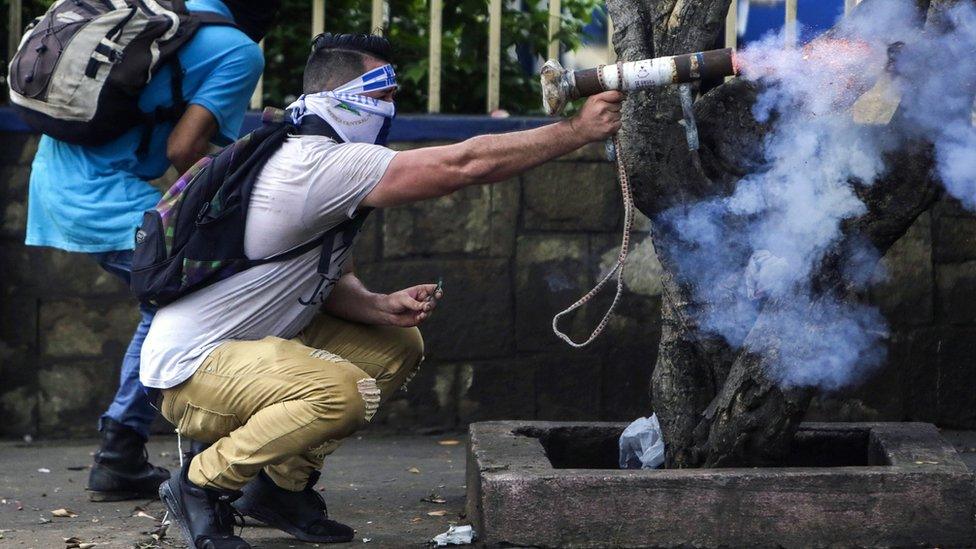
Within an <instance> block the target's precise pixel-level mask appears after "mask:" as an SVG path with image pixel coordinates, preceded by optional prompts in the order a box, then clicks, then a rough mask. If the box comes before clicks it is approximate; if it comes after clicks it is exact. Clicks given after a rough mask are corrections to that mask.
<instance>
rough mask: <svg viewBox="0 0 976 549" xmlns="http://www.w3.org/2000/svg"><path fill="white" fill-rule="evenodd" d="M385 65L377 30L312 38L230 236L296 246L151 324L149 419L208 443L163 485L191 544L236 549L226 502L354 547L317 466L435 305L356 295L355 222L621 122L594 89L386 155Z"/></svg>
mask: <svg viewBox="0 0 976 549" xmlns="http://www.w3.org/2000/svg"><path fill="white" fill-rule="evenodd" d="M391 58H392V52H391V45H390V43H389V42H388V41H387V40H386V39H384V38H381V37H378V36H371V35H331V34H326V35H322V36H320V37H318V38H317V39H316V40H315V42H314V45H313V51H312V54H311V56H310V57H309V59H308V62H307V64H306V67H305V74H304V95H303V96H302V97H301V98H300V99H299V100H298V101H297V102H296V103H295V104H293V105H292V106H291V108H290V111H289V116H291V120H292V121H293V122H294V123H295V124H296V125H297V126H298V129H297V131H296V132H295V133H294V134H293V135H290V136H288V137H287V138H285V140H284V142H283V144H281V146H280V148H278V149H277V150H276V151H274V152H273V153H272V154H271V156H270V157H269V158H268V159H267V161H266V162H265V163H264V164H263V166H262V167H260V168H257V169H256V170H255V172H256V175H255V177H256V179H255V182H254V186H253V190H252V191H251V193H250V201H249V203H250V205H249V207H248V210H247V212H246V224H245V225H244V227H243V236H244V239H243V240H244V251H245V252H246V257H247V258H250V259H251V260H255V259H257V258H271V257H274V256H280V255H281V254H283V253H285V254H287V253H288V252H289V251H294V250H303V249H304V250H307V251H304V253H301V254H300V255H296V254H295V253H293V254H291V255H290V256H289V257H288V258H285V259H281V260H277V261H270V262H265V263H262V264H259V265H257V266H253V267H251V268H249V269H247V270H244V271H242V272H238V273H236V274H233V275H231V276H229V277H227V278H224V279H222V280H219V281H218V282H215V283H213V284H211V285H209V286H206V287H203V288H200V289H198V290H196V291H195V292H193V293H190V294H188V295H185V296H183V297H181V298H179V299H177V300H176V301H173V302H172V303H171V304H169V305H166V306H164V307H163V308H161V309H160V310H159V313H158V314H157V316H156V319H155V321H154V322H153V325H152V328H151V329H150V330H149V335H148V336H147V338H146V342H145V345H144V346H143V349H142V360H143V367H142V370H141V372H140V373H141V376H142V382H143V383H144V384H145V385H146V386H149V387H155V388H159V389H161V390H162V397H163V398H162V404H161V406H160V410H161V412H162V414H163V416H164V417H166V418H167V419H169V420H170V421H171V422H172V423H173V424H174V425H177V426H178V431H179V432H180V433H181V435H183V436H187V437H189V438H191V439H193V440H196V441H201V442H205V443H212V444H211V445H210V446H209V447H208V448H207V449H206V450H204V451H202V452H200V453H199V454H197V455H195V456H194V457H193V458H192V459H188V460H185V463H184V466H183V467H182V468H181V470H180V474H179V476H178V477H174V478H172V479H170V480H168V481H167V482H166V483H164V484H163V485H162V486H161V487H160V495H161V497H162V499H163V502H164V504H165V505H166V506H167V508H168V510H169V512H170V516H171V517H174V519H175V520H176V521H177V522H178V524H179V526H180V528H181V530H182V532H183V534H184V537H185V538H186V539H187V541H188V542H189V543H190V544H191V545H192V546H194V547H196V548H198V549H206V548H229V549H246V548H248V547H250V545H248V544H247V542H245V541H244V540H242V539H241V538H240V537H238V536H236V535H235V534H234V531H233V520H232V518H233V510H232V508H231V506H232V503H233V507H236V508H237V510H238V511H239V512H241V513H243V514H245V515H248V516H251V517H255V518H258V519H259V520H261V521H262V522H264V523H266V524H268V525H271V526H274V527H276V528H279V529H281V530H283V531H285V532H288V533H290V534H292V535H294V536H296V537H297V538H299V539H301V540H304V541H313V542H343V541H349V540H351V539H352V538H353V535H354V531H353V529H352V528H350V527H348V526H346V525H344V524H340V523H339V522H336V521H334V520H331V519H329V518H328V514H327V511H326V507H325V503H324V501H323V499H322V496H321V494H319V493H318V492H317V491H315V489H314V488H313V487H314V484H315V482H316V480H317V479H318V478H319V471H318V470H319V468H320V467H321V466H322V464H323V461H324V459H325V457H326V456H327V455H328V454H329V453H331V452H332V451H333V450H334V449H335V448H336V447H337V446H338V444H339V442H340V441H341V440H342V439H344V438H346V437H348V436H349V435H350V434H352V433H353V432H355V431H356V430H357V429H359V428H361V427H363V426H364V425H366V423H367V422H369V421H370V419H371V418H372V417H373V415H374V413H375V412H376V410H377V408H378V407H379V405H380V404H381V402H382V401H383V400H385V399H387V398H389V397H390V396H391V395H392V394H393V392H394V391H396V390H397V389H398V388H399V387H401V386H402V385H403V384H404V383H405V382H406V380H407V379H409V377H410V376H411V375H412V373H413V372H414V371H415V370H416V368H417V367H418V366H419V364H420V362H421V360H422V358H423V352H424V350H423V340H422V339H421V336H420V331H419V330H418V329H417V326H418V325H419V324H420V323H422V322H423V321H424V320H425V319H426V318H428V316H429V315H430V314H431V313H432V311H433V310H434V308H435V306H436V305H437V301H438V299H440V298H441V297H442V294H443V292H441V291H440V290H439V288H438V287H437V286H436V285H434V284H421V285H417V286H413V287H410V288H407V289H405V290H401V291H398V292H395V293H392V294H377V293H373V292H371V291H369V290H368V289H367V288H366V287H365V286H364V285H363V283H362V282H361V281H360V280H359V279H358V278H357V277H356V275H355V274H354V272H353V267H352V264H351V262H349V261H347V258H348V257H349V255H350V249H351V248H352V246H353V245H354V242H355V233H356V231H357V230H358V224H357V223H356V221H358V220H361V219H362V217H363V215H364V214H365V213H367V212H368V211H369V210H370V209H374V208H385V207H390V206H397V205H402V204H409V203H413V202H417V201H420V200H425V199H430V198H435V197H439V196H445V195H449V194H451V193H453V192H455V191H458V190H460V189H462V188H464V187H466V186H470V185H479V184H491V183H499V182H502V181H505V180H508V179H511V178H512V177H514V176H515V175H517V174H519V173H522V172H524V171H526V170H528V169H530V168H532V167H535V166H538V165H539V164H542V163H544V162H546V161H548V160H551V159H553V158H556V157H558V156H561V155H564V154H567V153H569V152H571V151H574V150H576V149H578V148H580V147H582V146H584V145H586V144H587V143H591V142H600V141H603V140H604V139H606V138H607V137H609V136H611V135H613V134H614V133H615V132H616V131H617V130H618V129H619V128H620V108H621V105H620V103H621V101H622V99H623V96H622V94H620V93H619V92H606V93H602V94H599V95H595V96H593V97H591V98H589V99H588V100H587V102H586V104H585V105H584V106H583V108H582V110H581V111H580V112H579V114H578V115H576V116H575V117H573V118H572V119H569V120H562V121H559V122H555V123H553V124H550V125H547V126H544V127H541V128H537V129H532V130H526V131H520V132H513V133H508V134H503V135H485V136H480V137H475V138H472V139H469V140H467V141H464V142H461V143H457V144H454V145H447V146H440V147H428V148H421V149H414V150H409V151H403V152H395V151H393V150H390V149H388V148H386V147H384V146H383V142H384V140H385V136H386V130H387V128H388V126H389V122H390V119H391V118H392V117H393V116H394V113H395V106H394V103H393V99H394V94H395V92H396V88H397V85H396V80H395V75H394V71H393V67H392V66H391V65H390V62H391ZM220 161H221V158H218V159H217V160H215V161H214V163H215V164H216V163H219V162H220ZM207 181H210V179H209V178H207ZM191 188H192V184H191ZM167 211H169V212H172V210H167ZM167 215H169V214H167ZM337 229H338V232H337ZM323 234H327V235H331V236H330V238H327V239H324V240H321V235H323ZM317 242H323V243H322V244H319V245H315V246H313V247H311V248H307V247H306V246H308V245H309V244H312V243H317ZM150 248H152V246H150Z"/></svg>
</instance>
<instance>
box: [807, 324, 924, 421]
mask: <svg viewBox="0 0 976 549" xmlns="http://www.w3.org/2000/svg"><path fill="white" fill-rule="evenodd" d="M910 338H911V332H910V329H907V328H906V329H905V330H903V331H894V332H892V334H891V336H890V338H889V341H888V345H887V349H886V351H887V360H885V361H884V363H883V364H882V365H881V366H880V367H879V368H878V369H877V370H875V371H872V372H867V373H866V375H865V376H863V378H861V379H857V380H854V383H855V384H854V385H851V386H849V387H846V388H844V389H840V390H838V391H832V392H830V393H822V394H819V395H817V396H816V397H815V398H814V400H813V402H812V403H811V405H810V408H809V410H808V411H807V414H806V416H805V417H804V419H805V420H806V421H846V422H852V421H861V422H863V421H901V420H903V419H905V417H906V415H907V410H906V404H907V403H906V389H907V388H906V382H905V378H906V376H915V375H917V373H916V372H914V371H913V368H916V367H917V366H918V363H917V362H916V361H918V360H924V359H925V357H920V356H917V354H918V352H919V350H918V349H912V342H911V340H910ZM913 352H914V354H913ZM933 364H934V361H933ZM934 369H935V368H933V370H934ZM922 389H923V386H922V385H919V386H918V387H916V390H919V391H922ZM933 396H934V394H933ZM933 404H934V403H933ZM930 417H931V416H930Z"/></svg>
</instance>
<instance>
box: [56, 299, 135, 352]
mask: <svg viewBox="0 0 976 549" xmlns="http://www.w3.org/2000/svg"><path fill="white" fill-rule="evenodd" d="M39 314H40V320H39V325H40V341H41V356H42V358H43V359H44V360H45V362H47V361H50V360H52V359H77V358H83V357H101V356H105V357H108V358H110V359H112V360H118V359H119V357H121V356H122V354H123V353H124V352H125V348H126V347H127V346H128V345H129V340H130V339H131V338H132V332H133V330H135V327H136V325H137V324H138V323H139V311H138V309H137V307H136V306H135V304H134V303H133V302H131V301H129V300H125V301H110V300H83V299H65V300H60V301H48V302H42V303H41V307H40V313H39Z"/></svg>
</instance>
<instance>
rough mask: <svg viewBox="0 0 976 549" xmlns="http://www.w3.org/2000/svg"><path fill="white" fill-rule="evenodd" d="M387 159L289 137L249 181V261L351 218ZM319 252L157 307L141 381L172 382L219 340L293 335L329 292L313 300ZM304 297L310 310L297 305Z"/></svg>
mask: <svg viewBox="0 0 976 549" xmlns="http://www.w3.org/2000/svg"><path fill="white" fill-rule="evenodd" d="M395 155H396V152H394V151H392V150H390V149H387V148H386V147H381V146H379V145H369V144H362V143H342V144H337V143H336V142H335V141H333V140H331V139H329V138H327V137H321V136H289V137H288V138H287V139H286V140H285V143H284V144H283V145H282V147H281V149H280V150H278V151H277V152H276V153H275V154H274V155H272V156H271V158H269V159H268V162H267V163H266V164H265V166H264V167H263V168H262V169H261V173H260V174H258V178H257V181H256V182H255V184H254V190H253V191H252V194H251V204H250V207H249V209H248V213H247V226H246V227H245V231H244V251H245V253H246V254H247V256H248V257H251V258H265V257H271V256H273V255H276V254H279V253H282V252H284V251H287V250H290V249H293V248H295V247H297V246H299V245H301V244H304V243H306V242H308V241H310V240H312V239H314V238H316V237H318V236H319V235H321V234H322V233H323V232H325V231H327V230H329V229H330V228H333V227H335V226H336V225H338V224H340V223H342V222H344V221H346V220H347V219H350V218H351V217H352V216H353V215H354V214H355V213H356V210H357V208H358V207H359V203H360V202H362V200H363V198H365V197H366V195H367V194H369V192H370V191H371V190H373V187H375V186H376V184H377V183H379V181H380V179H381V178H382V177H383V174H384V173H385V172H386V168H387V166H389V164H390V161H391V160H393V157H394V156H395ZM337 240H341V239H337ZM350 248H351V247H350V246H347V245H344V244H343V243H341V242H338V241H337V243H336V245H335V247H334V248H333V260H332V267H331V268H330V272H329V274H328V278H329V279H331V280H336V279H338V273H339V270H340V269H341V268H342V263H343V262H344V261H345V259H346V258H347V257H348V255H349V250H350ZM321 250H322V248H321V247H316V248H314V249H313V250H311V251H309V252H306V253H305V254H302V255H300V256H298V257H295V258H292V259H288V260H285V261H275V262H271V263H266V264H264V265H258V266H256V267H252V268H250V269H248V270H246V271H243V272H241V273H238V274H236V275H234V276H231V277H230V278H226V279H224V280H221V281H220V282H217V283H215V284H213V285H211V286H207V287H206V288H203V289H201V290H198V291H196V292H194V293H192V294H189V295H187V296H185V297H183V298H181V299H179V300H177V301H175V302H173V303H171V304H169V305H167V306H165V307H163V308H162V309H160V310H159V311H158V312H157V313H156V317H155V318H154V319H153V322H152V326H151V328H150V329H149V334H148V335H147V336H146V341H145V343H144V344H143V346H142V362H141V364H140V366H139V379H140V380H141V381H142V384H143V385H145V386H147V387H158V388H161V389H167V388H170V387H174V386H176V385H179V384H180V383H182V382H183V381H185V380H186V379H187V378H189V377H190V376H192V375H193V373H194V372H196V370H197V368H198V367H199V366H200V364H201V363H202V362H203V361H204V359H206V357H207V355H209V353H210V351H212V350H213V349H214V348H215V347H217V346H218V345H220V344H221V343H222V342H224V341H227V340H231V339H245V340H254V339H261V338H263V337H267V336H278V337H281V338H286V339H287V338H292V337H295V336H296V335H298V333H299V332H300V331H301V330H302V328H304V327H305V326H306V325H308V323H309V322H310V321H311V320H312V318H313V317H314V316H315V314H316V313H317V312H318V310H319V306H320V305H321V303H322V301H323V300H324V299H325V297H326V296H327V294H328V292H327V291H319V292H317V294H316V295H313V292H315V291H316V288H317V287H318V286H319V280H320V276H319V275H318V273H317V269H318V262H319V257H320V255H321ZM328 289H331V286H329V287H328ZM310 298H311V301H312V303H309V304H308V305H305V304H302V303H301V302H300V301H306V302H307V301H309V299H310Z"/></svg>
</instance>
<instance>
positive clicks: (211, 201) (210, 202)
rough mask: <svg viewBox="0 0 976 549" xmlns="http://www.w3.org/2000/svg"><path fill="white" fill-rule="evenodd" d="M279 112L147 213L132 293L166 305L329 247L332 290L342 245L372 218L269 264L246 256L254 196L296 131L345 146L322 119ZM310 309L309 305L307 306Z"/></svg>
mask: <svg viewBox="0 0 976 549" xmlns="http://www.w3.org/2000/svg"><path fill="white" fill-rule="evenodd" d="M288 118H289V117H288V116H287V115H286V113H285V112H284V111H281V110H278V109H265V113H264V116H263V124H262V126H261V127H260V128H258V129H257V130H255V131H253V132H251V133H249V134H247V135H246V136H244V137H242V138H241V139H239V140H238V141H236V142H235V143H233V144H231V145H229V146H227V147H226V148H224V149H223V150H222V151H220V152H219V153H217V154H214V155H210V156H207V157H204V158H203V159H201V160H200V161H199V162H197V163H196V164H195V165H194V166H193V167H192V168H190V170H189V171H187V172H186V173H185V174H183V176H182V177H180V179H179V180H177V181H176V183H174V184H173V186H172V187H170V189H169V190H168V191H167V192H166V194H165V195H163V198H162V199H161V200H160V201H159V204H157V205H156V208H154V209H152V210H148V211H147V212H146V213H145V214H143V218H142V226H141V227H139V229H137V230H136V248H135V254H134V256H133V259H132V276H131V282H130V285H131V288H132V291H133V292H134V293H135V294H136V297H138V298H139V300H140V301H141V302H143V303H145V304H148V305H151V306H154V307H161V306H163V305H166V304H168V303H172V302H173V301H176V300H177V299H179V298H180V297H182V296H184V295H187V294H189V293H192V292H195V291H197V290H199V289H201V288H205V287H207V286H209V285H211V284H213V283H215V282H218V281H220V280H223V279H225V278H228V277H230V276H233V275H235V274H237V273H239V272H241V271H244V270H246V269H249V268H251V267H254V266H255V265H261V264H264V263H270V262H273V261H282V260H285V259H290V258H293V257H298V256H300V255H302V254H304V253H306V252H308V251H310V250H312V249H314V248H316V247H319V246H321V247H322V257H321V258H320V259H319V264H318V273H319V275H320V277H321V278H320V281H319V286H318V287H317V288H316V289H315V292H313V295H312V298H309V303H311V302H312V301H313V300H314V296H315V295H316V294H318V293H319V292H320V291H321V290H322V288H323V286H325V285H326V284H330V285H331V284H334V283H335V280H330V279H328V278H327V276H328V272H329V267H330V266H331V264H332V259H333V250H334V248H335V244H336V240H337V239H342V240H341V241H340V244H343V245H345V247H349V246H351V245H352V243H353V240H354V239H355V237H356V234H357V233H358V232H359V229H360V227H362V224H363V222H364V221H365V220H366V217H367V216H368V215H369V210H365V209H364V210H360V211H359V212H358V213H357V214H356V216H354V217H353V218H352V219H349V220H347V221H345V222H343V223H341V224H339V225H338V226H336V227H334V228H332V229H330V230H329V231H326V232H325V233H324V234H322V235H320V236H319V237H317V238H315V239H313V240H311V241H309V242H306V243H304V244H302V245H300V246H298V247H296V248H293V249H291V250H287V251H285V252H282V253H280V254H277V255H275V256H272V257H269V258H266V259H250V258H248V257H247V255H246V254H245V253H244V228H245V222H246V221H247V209H248V206H249V203H250V197H251V191H252V189H253V188H254V183H255V181H256V179H257V176H258V173H259V172H260V170H261V167H262V166H264V164H265V162H267V160H268V159H269V158H270V157H271V155H272V154H274V153H275V151H277V150H278V149H279V148H280V147H281V145H282V143H284V141H285V138H286V137H287V136H288V134H289V133H292V134H302V135H325V136H328V137H331V138H332V139H335V140H336V141H337V142H339V143H342V139H341V138H340V137H339V136H338V134H336V132H335V130H333V129H332V127H331V126H329V125H328V123H326V122H325V121H324V120H322V119H321V118H318V117H316V116H305V117H304V118H303V119H302V123H301V125H300V126H295V125H293V124H291V123H289V122H287V121H286V119H288ZM303 303H304V301H303Z"/></svg>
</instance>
